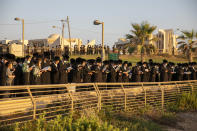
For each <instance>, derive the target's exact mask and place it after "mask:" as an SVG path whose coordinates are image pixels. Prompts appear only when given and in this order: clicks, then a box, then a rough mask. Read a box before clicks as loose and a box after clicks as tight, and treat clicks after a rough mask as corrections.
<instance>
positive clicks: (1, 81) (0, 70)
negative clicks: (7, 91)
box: [0, 59, 8, 86]
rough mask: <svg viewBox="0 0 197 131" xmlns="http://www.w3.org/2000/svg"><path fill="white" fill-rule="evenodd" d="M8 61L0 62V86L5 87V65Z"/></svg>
mask: <svg viewBox="0 0 197 131" xmlns="http://www.w3.org/2000/svg"><path fill="white" fill-rule="evenodd" d="M7 62H8V61H7V60H6V59H4V60H3V61H0V86H5V85H6V63H7Z"/></svg>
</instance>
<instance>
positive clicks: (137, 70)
mask: <svg viewBox="0 0 197 131" xmlns="http://www.w3.org/2000/svg"><path fill="white" fill-rule="evenodd" d="M141 65H142V63H141V62H138V63H137V65H136V66H134V67H133V69H132V72H133V81H134V82H141V74H142V71H141Z"/></svg>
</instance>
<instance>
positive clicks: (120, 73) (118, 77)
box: [116, 60, 123, 83]
mask: <svg viewBox="0 0 197 131" xmlns="http://www.w3.org/2000/svg"><path fill="white" fill-rule="evenodd" d="M116 72H117V76H116V81H117V82H119V83H121V82H122V76H123V73H122V60H118V66H117V67H116Z"/></svg>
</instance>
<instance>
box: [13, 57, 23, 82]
mask: <svg viewBox="0 0 197 131" xmlns="http://www.w3.org/2000/svg"><path fill="white" fill-rule="evenodd" d="M16 62H17V64H16V67H15V71H14V75H15V78H14V85H23V70H22V61H21V59H20V58H18V59H17V60H16Z"/></svg>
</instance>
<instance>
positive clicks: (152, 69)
mask: <svg viewBox="0 0 197 131" xmlns="http://www.w3.org/2000/svg"><path fill="white" fill-rule="evenodd" d="M156 75H157V68H156V64H154V63H151V64H150V78H149V81H150V82H155V81H156Z"/></svg>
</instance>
